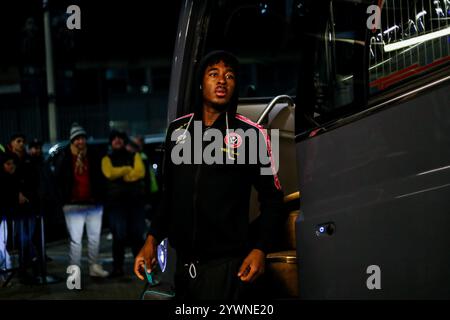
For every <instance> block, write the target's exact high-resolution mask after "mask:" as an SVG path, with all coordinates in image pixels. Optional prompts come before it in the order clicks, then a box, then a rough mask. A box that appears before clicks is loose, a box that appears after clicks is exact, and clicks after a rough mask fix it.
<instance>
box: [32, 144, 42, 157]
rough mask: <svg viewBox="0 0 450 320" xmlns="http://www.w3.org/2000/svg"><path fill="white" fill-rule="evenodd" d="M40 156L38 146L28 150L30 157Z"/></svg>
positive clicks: (40, 149)
mask: <svg viewBox="0 0 450 320" xmlns="http://www.w3.org/2000/svg"><path fill="white" fill-rule="evenodd" d="M41 155H42V148H41V147H40V146H35V147H31V148H30V156H32V157H40V156H41Z"/></svg>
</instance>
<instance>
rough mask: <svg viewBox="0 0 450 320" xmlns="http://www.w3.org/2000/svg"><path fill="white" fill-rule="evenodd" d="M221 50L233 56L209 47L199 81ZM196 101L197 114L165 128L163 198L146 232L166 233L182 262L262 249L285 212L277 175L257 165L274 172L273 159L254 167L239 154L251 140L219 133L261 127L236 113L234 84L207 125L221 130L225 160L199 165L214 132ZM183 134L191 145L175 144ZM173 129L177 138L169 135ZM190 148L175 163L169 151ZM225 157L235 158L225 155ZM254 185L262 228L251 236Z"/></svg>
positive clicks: (265, 146)
mask: <svg viewBox="0 0 450 320" xmlns="http://www.w3.org/2000/svg"><path fill="white" fill-rule="evenodd" d="M224 54H225V55H226V57H227V58H230V59H235V58H234V57H233V56H230V55H229V54H227V53H223V52H214V53H212V54H210V55H208V56H207V57H205V59H204V60H203V62H202V64H201V65H200V68H199V77H198V81H199V83H200V79H201V76H202V75H203V72H204V70H205V69H206V67H207V66H208V65H211V64H214V63H215V62H216V61H217V57H216V56H220V57H222V56H223V55H224ZM220 60H222V59H220ZM224 62H225V63H227V62H228V61H224ZM231 63H232V62H231ZM236 65H237V63H236ZM233 68H235V66H233ZM235 71H236V70H235ZM236 78H237V77H236ZM199 87H200V86H197V88H199ZM200 93H201V92H200ZM200 102H201V101H200V100H197V103H196V106H197V108H196V110H195V112H194V113H191V114H188V115H185V116H183V117H181V118H178V119H176V120H174V121H173V122H172V123H171V124H170V125H169V128H168V131H167V136H166V142H165V159H164V167H163V198H162V202H161V206H160V208H159V210H158V213H157V214H156V216H155V218H154V219H153V221H152V225H151V228H150V232H149V234H151V235H153V236H154V237H155V238H156V239H157V241H161V240H162V239H164V238H165V237H168V238H169V241H170V243H171V245H172V246H173V247H174V248H175V249H176V250H177V255H178V257H179V258H181V259H182V260H186V261H188V260H191V261H192V260H194V259H195V260H203V261H205V260H209V259H214V258H218V257H223V256H245V255H246V254H248V253H249V252H250V250H251V249H254V248H257V249H261V250H263V251H264V252H266V253H267V252H268V251H269V250H270V248H271V245H272V243H273V238H274V234H275V232H274V230H275V229H276V228H277V225H278V224H279V222H280V218H281V216H282V210H283V205H282V198H283V193H282V191H281V186H280V184H279V181H278V177H277V175H276V173H273V174H269V175H261V173H260V170H261V168H264V167H266V168H269V171H271V170H270V168H271V167H272V168H273V165H274V163H273V162H272V161H271V162H270V163H267V164H262V163H261V161H259V160H258V161H256V163H254V164H249V163H248V161H244V162H246V163H245V164H239V163H238V162H239V161H238V159H240V158H241V157H246V155H247V157H248V155H249V149H250V147H251V146H254V144H252V143H249V142H248V141H247V139H246V138H245V135H243V134H241V133H239V132H236V133H238V135H239V136H240V138H241V139H239V138H238V139H237V141H236V143H235V144H232V143H231V142H229V143H226V142H225V140H224V138H223V137H225V136H226V135H227V134H228V133H230V132H232V131H233V130H237V129H242V130H243V132H248V133H250V132H253V133H254V134H255V135H256V136H258V134H261V133H262V132H263V131H262V127H260V126H259V125H257V124H255V123H253V122H252V121H250V120H249V119H247V118H245V117H243V116H241V115H239V114H237V113H236V108H237V87H236V90H235V95H234V97H233V98H232V99H231V100H230V104H229V105H228V106H227V109H226V110H227V111H226V112H223V113H222V114H221V115H220V116H219V118H218V119H217V120H216V121H215V122H214V124H213V125H212V127H211V128H213V129H217V130H219V131H220V133H221V134H222V138H221V140H220V141H221V143H222V144H221V148H220V149H218V150H217V149H216V151H215V152H214V153H213V155H215V156H217V157H218V159H219V158H221V159H222V164H221V163H212V164H207V163H205V161H203V160H201V161H200V162H201V163H198V164H197V163H194V162H195V159H194V158H195V157H198V156H199V155H200V158H201V154H203V153H204V152H206V151H208V150H210V149H208V146H210V144H211V142H209V141H202V142H200V141H201V140H205V139H208V135H213V133H212V131H210V130H211V129H206V128H205V127H204V126H203V124H201V122H200V121H198V122H194V121H195V120H201V119H202V109H201V108H202V104H201V103H200ZM195 128H197V129H199V128H200V130H201V131H198V130H197V134H198V133H199V132H200V135H202V136H203V137H204V139H201V137H202V136H200V139H198V138H197V139H195V138H194V134H196V133H195V132H194V131H195ZM219 131H216V133H218V132H219ZM210 132H211V134H210ZM184 133H186V134H187V133H189V134H190V136H191V137H192V138H193V139H192V140H191V142H193V143H191V144H190V145H189V144H188V143H187V142H185V143H183V142H179V143H177V142H176V141H174V140H176V137H180V136H183V134H184ZM172 134H173V135H174V139H172V138H171V137H172ZM231 135H233V133H231ZM231 135H230V136H231ZM260 137H261V140H260V142H261V143H259V144H258V149H257V150H258V151H260V148H261V152H262V153H263V154H266V155H267V154H270V152H271V150H270V141H269V139H268V137H267V135H266V134H264V135H262V134H261V136H260ZM187 140H189V139H186V141H187ZM193 140H195V141H193ZM213 141H214V139H213ZM227 141H228V140H227ZM196 143H198V144H197V145H196ZM183 144H185V145H186V146H187V147H185V146H183ZM238 145H239V147H237V146H238ZM232 146H233V147H232ZM182 148H185V149H184V151H182V152H179V150H181V149H182ZM188 149H189V150H190V153H191V157H190V158H191V163H190V164H189V163H182V164H177V163H174V161H173V160H174V159H173V158H172V156H174V155H175V156H176V155H185V153H184V152H185V151H186V154H188V153H189V152H187V150H188ZM218 154H219V155H218ZM229 157H231V158H234V160H230V159H228V160H227V158H229ZM185 159H188V157H186V158H185ZM245 159H247V158H245ZM197 160H198V159H197ZM227 161H229V162H230V163H227ZM272 172H274V171H272ZM252 186H254V187H255V188H256V190H257V191H258V194H259V202H260V212H261V215H260V218H259V220H260V221H259V222H260V223H259V227H258V229H257V231H256V232H255V233H254V234H253V233H252V234H251V233H250V225H249V201H250V192H251V187H252Z"/></svg>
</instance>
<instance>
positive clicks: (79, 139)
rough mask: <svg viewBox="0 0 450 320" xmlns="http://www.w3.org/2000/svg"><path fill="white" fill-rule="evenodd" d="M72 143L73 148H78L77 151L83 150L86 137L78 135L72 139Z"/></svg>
mask: <svg viewBox="0 0 450 320" xmlns="http://www.w3.org/2000/svg"><path fill="white" fill-rule="evenodd" d="M72 144H73V145H74V146H75V148H77V149H78V151H84V150H85V149H86V146H87V144H86V137H85V136H78V137H76V138H75V139H73V142H72Z"/></svg>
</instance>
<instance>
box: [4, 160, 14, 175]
mask: <svg viewBox="0 0 450 320" xmlns="http://www.w3.org/2000/svg"><path fill="white" fill-rule="evenodd" d="M3 169H4V170H5V172H6V173H9V174H13V173H14V172H15V171H16V164H15V163H14V160H8V161H6V162H5V163H4V164H3Z"/></svg>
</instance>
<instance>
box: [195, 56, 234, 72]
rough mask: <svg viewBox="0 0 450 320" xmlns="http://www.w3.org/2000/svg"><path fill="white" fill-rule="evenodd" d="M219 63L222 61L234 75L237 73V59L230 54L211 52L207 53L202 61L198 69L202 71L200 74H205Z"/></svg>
mask: <svg viewBox="0 0 450 320" xmlns="http://www.w3.org/2000/svg"><path fill="white" fill-rule="evenodd" d="M220 61H223V63H224V64H225V65H226V66H228V67H230V68H232V69H233V71H234V72H235V73H237V72H238V71H239V61H238V60H237V58H236V57H235V56H234V55H233V54H232V53H230V52H227V51H222V50H218V51H212V52H210V53H208V54H207V55H206V56H205V57H204V58H203V61H202V65H201V66H200V68H201V69H202V73H203V74H204V73H205V70H206V69H207V68H208V67H210V66H212V65H215V64H218V63H219V62H220Z"/></svg>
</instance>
